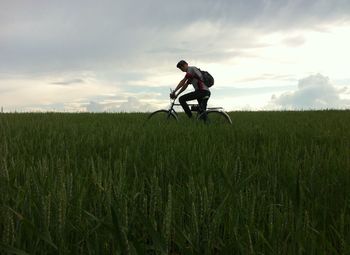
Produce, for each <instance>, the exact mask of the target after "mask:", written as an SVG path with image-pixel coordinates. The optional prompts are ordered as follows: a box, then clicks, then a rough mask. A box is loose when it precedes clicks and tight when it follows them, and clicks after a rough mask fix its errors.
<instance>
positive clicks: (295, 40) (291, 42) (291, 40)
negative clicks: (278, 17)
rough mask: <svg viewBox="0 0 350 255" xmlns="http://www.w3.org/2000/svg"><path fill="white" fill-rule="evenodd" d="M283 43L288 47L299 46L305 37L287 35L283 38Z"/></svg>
mask: <svg viewBox="0 0 350 255" xmlns="http://www.w3.org/2000/svg"><path fill="white" fill-rule="evenodd" d="M283 43H284V44H285V45H287V46H290V47H299V46H302V45H303V44H304V43H305V38H304V37H303V36H300V35H299V36H293V37H287V38H286V39H284V40H283Z"/></svg>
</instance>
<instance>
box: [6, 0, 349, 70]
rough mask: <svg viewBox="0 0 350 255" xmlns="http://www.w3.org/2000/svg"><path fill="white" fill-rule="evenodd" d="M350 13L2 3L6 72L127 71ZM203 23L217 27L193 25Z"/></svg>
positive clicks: (339, 8) (177, 4)
mask: <svg viewBox="0 0 350 255" xmlns="http://www.w3.org/2000/svg"><path fill="white" fill-rule="evenodd" d="M349 13H350V2H349V1H342V0H335V1H326V0H310V1H301V0H284V1H282V0H277V1H269V0H264V1H261V0H251V1H243V0H239V1H230V0H226V1H210V0H193V1H185V0H179V1H166V2H165V1H161V0H150V1H126V0H119V1H112V0H106V1H102V2H99V3H98V4H97V3H96V1H92V0H85V1H83V0H77V1H73V2H72V1H43V0H28V1H20V0H14V1H7V2H4V1H3V2H2V3H1V8H0V55H1V56H2V57H1V59H0V71H1V70H6V71H12V72H18V71H20V72H24V73H28V74H31V73H33V72H36V73H40V72H61V71H65V70H100V71H101V72H103V70H106V69H109V68H117V69H123V70H128V69H129V67H130V66H133V67H134V68H147V67H148V66H149V64H150V63H157V62H159V60H160V59H164V58H167V61H173V62H174V61H175V59H177V58H178V56H179V55H184V56H187V57H190V58H191V57H193V58H196V59H201V60H202V59H203V60H206V61H220V60H223V59H224V58H225V54H224V53H225V52H224V51H222V49H226V48H228V47H230V48H235V49H236V50H237V51H238V52H239V50H240V49H246V48H247V47H250V46H249V44H251V46H255V43H254V38H255V37H256V36H258V35H259V34H261V33H266V32H269V31H275V30H281V31H286V30H288V29H295V28H298V27H302V28H316V27H319V26H322V24H325V23H328V22H334V21H338V20H345V19H347V20H348V18H349ZM201 22H202V23H204V24H205V23H206V22H207V23H209V24H212V25H213V26H214V28H213V30H211V31H210V33H209V34H204V35H203V36H200V34H201V33H202V32H203V31H205V30H206V29H201V26H198V27H196V30H195V31H190V32H189V31H187V30H186V29H187V28H189V27H191V26H192V25H195V24H202V23H201ZM242 31H243V32H242ZM244 31H246V34H244ZM292 41H293V40H292ZM181 43H182V44H181ZM290 43H291V41H290ZM294 43H295V38H294ZM179 45H181V47H179ZM188 49H190V50H191V51H192V50H193V49H199V51H198V52H197V53H196V52H194V53H189V52H188ZM157 51H158V52H161V51H163V52H164V51H165V52H166V51H168V52H170V54H168V56H167V54H159V55H154V54H153V53H154V52H157ZM206 53H207V54H206ZM229 54H230V53H227V54H226V57H228V56H229ZM232 54H233V55H234V53H232ZM240 54H242V52H241V53H240ZM152 57H153V58H152ZM231 57H232V56H231Z"/></svg>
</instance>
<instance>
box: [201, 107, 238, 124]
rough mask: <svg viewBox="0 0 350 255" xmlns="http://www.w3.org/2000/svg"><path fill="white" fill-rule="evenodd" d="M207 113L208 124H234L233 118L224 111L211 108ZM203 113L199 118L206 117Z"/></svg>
mask: <svg viewBox="0 0 350 255" xmlns="http://www.w3.org/2000/svg"><path fill="white" fill-rule="evenodd" d="M206 113H207V120H206V123H208V124H232V120H231V118H230V116H229V115H228V114H227V113H226V112H223V111H218V110H209V111H207V112H206ZM203 114H204V113H202V114H201V115H200V116H199V117H198V119H201V120H202V119H204V117H203Z"/></svg>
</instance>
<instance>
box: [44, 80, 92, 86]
mask: <svg viewBox="0 0 350 255" xmlns="http://www.w3.org/2000/svg"><path fill="white" fill-rule="evenodd" d="M84 82H85V81H84V80H83V79H71V80H66V81H58V82H51V83H50V84H52V85H72V84H80V83H84Z"/></svg>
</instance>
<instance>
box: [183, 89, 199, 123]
mask: <svg viewBox="0 0 350 255" xmlns="http://www.w3.org/2000/svg"><path fill="white" fill-rule="evenodd" d="M197 97H198V95H197V93H196V91H194V92H190V93H187V94H185V95H182V96H181V97H180V98H179V102H180V104H181V106H182V108H183V109H184V111H185V113H186V114H187V116H188V117H189V118H192V112H191V110H190V108H189V107H188V104H187V101H191V100H194V99H197Z"/></svg>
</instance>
